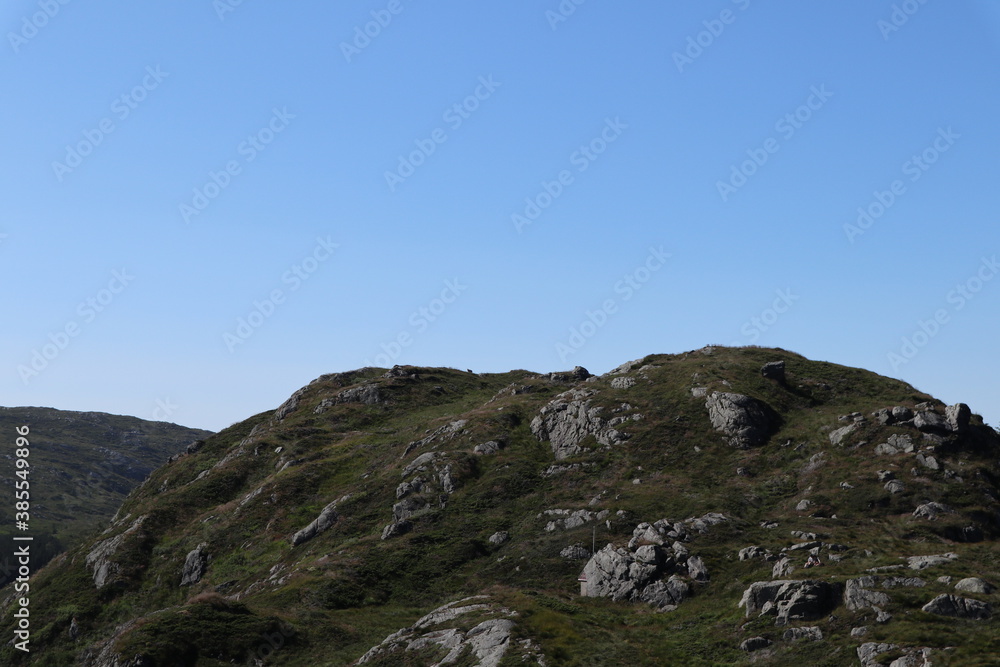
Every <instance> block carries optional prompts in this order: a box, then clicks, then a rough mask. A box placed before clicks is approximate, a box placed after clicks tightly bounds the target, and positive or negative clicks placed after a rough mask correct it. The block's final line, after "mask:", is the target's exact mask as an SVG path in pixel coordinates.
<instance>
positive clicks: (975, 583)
mask: <svg viewBox="0 0 1000 667" xmlns="http://www.w3.org/2000/svg"><path fill="white" fill-rule="evenodd" d="M993 589H994V587H993V585H992V584H990V583H988V582H986V581H984V580H983V579H980V578H979V577H967V578H965V579H962V580H961V581H959V582H958V583H956V584H955V590H956V591H959V592H961V593H980V594H982V595H988V594H990V593H992V592H993Z"/></svg>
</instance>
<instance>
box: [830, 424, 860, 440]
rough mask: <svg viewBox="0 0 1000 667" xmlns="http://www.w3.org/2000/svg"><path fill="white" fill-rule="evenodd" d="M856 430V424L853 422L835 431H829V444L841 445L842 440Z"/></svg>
mask: <svg viewBox="0 0 1000 667" xmlns="http://www.w3.org/2000/svg"><path fill="white" fill-rule="evenodd" d="M856 430H858V423H857V422H854V423H851V424H848V425H847V426H842V427H841V428H838V429H836V430H835V431H830V444H831V445H837V446H840V445H843V443H844V439H845V438H846V437H847V436H849V435H851V434H852V433H854V432H855V431H856Z"/></svg>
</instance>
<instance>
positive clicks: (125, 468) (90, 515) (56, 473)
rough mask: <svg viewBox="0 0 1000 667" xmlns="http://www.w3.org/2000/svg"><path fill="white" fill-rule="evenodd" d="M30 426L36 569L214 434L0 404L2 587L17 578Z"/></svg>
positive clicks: (99, 415)
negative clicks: (18, 443) (18, 496)
mask: <svg viewBox="0 0 1000 667" xmlns="http://www.w3.org/2000/svg"><path fill="white" fill-rule="evenodd" d="M21 426H28V427H29V428H30V431H31V432H30V437H29V440H30V443H31V454H30V463H31V466H32V467H31V474H30V483H31V522H30V526H31V534H32V535H33V536H34V538H35V540H34V557H33V559H32V560H33V563H32V564H33V566H34V567H40V566H41V565H43V564H44V563H45V562H47V561H48V559H49V558H51V557H52V556H54V555H56V554H57V553H59V552H60V551H62V550H63V549H64V548H65V547H66V546H68V545H74V544H75V542H76V541H78V540H79V539H80V538H82V537H83V536H85V535H87V534H89V533H92V532H93V531H94V530H95V529H97V528H98V527H102V528H103V526H104V524H106V523H107V521H108V520H109V519H110V518H111V517H112V516H114V513H115V511H116V510H117V509H118V507H119V506H120V505H121V503H122V501H123V500H124V499H125V496H126V495H128V493H129V492H130V491H131V490H132V489H133V488H135V487H136V486H137V485H138V484H139V483H140V482H142V480H144V479H145V478H146V476H147V475H148V474H149V473H151V472H152V471H153V470H154V469H156V468H157V467H159V466H160V465H162V464H163V463H165V462H166V460H167V459H168V458H169V457H170V456H172V455H175V454H178V453H180V452H181V451H183V450H184V448H185V447H186V446H187V445H188V444H190V443H191V442H193V441H195V440H199V439H203V438H206V437H208V436H209V435H211V433H210V432H209V431H202V430H199V429H190V428H185V427H183V426H177V425H175V424H168V423H164V422H150V421H146V420H143V419H137V418H135V417H123V416H118V415H109V414H104V413H99V412H70V411H66V410H54V409H51V408H0V433H3V434H4V438H5V446H4V449H3V457H2V459H0V493H2V495H3V498H4V502H3V503H0V586H2V585H4V584H6V583H7V582H9V580H10V579H11V578H12V576H11V572H12V571H13V568H11V567H10V566H11V564H12V563H13V562H14V561H13V559H12V550H13V547H12V542H11V539H10V537H11V536H12V535H14V534H16V533H17V532H18V531H16V530H15V528H14V483H15V481H16V479H17V478H16V477H15V472H16V470H15V461H14V458H15V457H14V447H15V443H14V441H15V439H16V437H17V432H16V431H15V429H16V428H18V427H21Z"/></svg>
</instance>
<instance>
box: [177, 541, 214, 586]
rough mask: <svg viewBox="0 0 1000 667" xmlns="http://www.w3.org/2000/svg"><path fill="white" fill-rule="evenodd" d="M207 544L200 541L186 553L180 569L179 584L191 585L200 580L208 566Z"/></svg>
mask: <svg viewBox="0 0 1000 667" xmlns="http://www.w3.org/2000/svg"><path fill="white" fill-rule="evenodd" d="M207 549H208V544H207V543H205V542H202V543H201V544H199V545H198V546H197V547H195V548H194V549H193V550H192V551H191V552H189V553H188V555H187V558H185V559H184V569H183V570H182V571H181V586H191V585H193V584H196V583H198V582H199V581H201V578H202V576H203V575H204V574H205V569H206V568H207V567H208V553H207V551H206V550H207Z"/></svg>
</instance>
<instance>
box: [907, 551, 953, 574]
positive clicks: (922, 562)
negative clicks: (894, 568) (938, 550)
mask: <svg viewBox="0 0 1000 667" xmlns="http://www.w3.org/2000/svg"><path fill="white" fill-rule="evenodd" d="M957 558H958V554H953V553H946V554H934V555H931V556H910V557H909V558H907V559H906V564H907V566H908V567H909V568H910V569H911V570H924V569H927V568H929V567H935V566H937V565H947V564H948V563H950V562H952V561H953V560H955V559H957Z"/></svg>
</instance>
